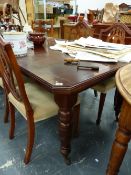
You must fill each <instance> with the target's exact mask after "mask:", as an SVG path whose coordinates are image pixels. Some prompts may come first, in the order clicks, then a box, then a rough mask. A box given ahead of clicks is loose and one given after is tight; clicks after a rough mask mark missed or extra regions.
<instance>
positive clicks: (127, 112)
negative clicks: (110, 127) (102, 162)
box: [106, 101, 131, 175]
mask: <svg viewBox="0 0 131 175" xmlns="http://www.w3.org/2000/svg"><path fill="white" fill-rule="evenodd" d="M130 139H131V106H130V105H129V104H128V103H127V102H126V101H124V102H123V105H122V111H121V113H120V118H119V126H118V129H117V132H116V136H115V140H114V143H113V146H112V150H111V155H110V160H109V164H108V168H107V171H106V175H117V174H118V172H119V168H120V166H121V164H122V161H123V158H124V156H125V153H126V151H127V148H128V142H129V141H130Z"/></svg>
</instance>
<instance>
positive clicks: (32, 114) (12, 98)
mask: <svg viewBox="0 0 131 175" xmlns="http://www.w3.org/2000/svg"><path fill="white" fill-rule="evenodd" d="M0 71H1V74H2V78H3V83H4V87H5V89H6V93H7V96H8V102H9V112H10V132H9V137H10V139H13V138H14V130H15V108H16V109H17V110H18V111H19V112H20V113H21V115H22V116H23V117H24V118H25V119H26V121H27V128H28V138H27V147H26V153H25V158H24V162H25V163H26V164H27V163H28V162H29V161H30V157H31V153H32V149H33V145H34V137H35V122H38V121H41V120H45V119H47V118H50V117H52V116H55V115H57V113H58V106H57V105H56V103H55V102H54V97H53V94H51V93H50V92H47V91H46V90H45V89H44V88H41V87H40V86H38V85H37V84H35V83H33V82H27V83H25V84H24V80H23V77H22V74H21V71H20V68H19V66H18V64H17V61H16V58H15V55H14V53H13V50H12V48H11V45H10V44H5V43H2V42H0ZM14 78H15V80H14ZM14 81H16V83H14ZM74 109H75V110H74ZM74 109H73V110H74V112H73V115H76V116H75V117H77V119H79V110H80V104H79V101H77V104H76V106H75V107H74ZM75 125H76V127H77V128H78V123H75ZM73 127H74V126H73ZM76 127H74V130H75V132H76V131H78V130H77V128H76ZM75 134H76V133H75Z"/></svg>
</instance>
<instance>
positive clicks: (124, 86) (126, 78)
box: [116, 64, 131, 104]
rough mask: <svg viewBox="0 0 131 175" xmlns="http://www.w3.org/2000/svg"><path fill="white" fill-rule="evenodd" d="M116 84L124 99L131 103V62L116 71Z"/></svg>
mask: <svg viewBox="0 0 131 175" xmlns="http://www.w3.org/2000/svg"><path fill="white" fill-rule="evenodd" d="M116 85H117V88H118V90H119V91H120V93H121V95H122V96H123V97H124V99H125V100H126V101H128V103H129V104H131V64H128V65H126V66H124V67H122V68H121V69H119V71H118V72H117V73H116Z"/></svg>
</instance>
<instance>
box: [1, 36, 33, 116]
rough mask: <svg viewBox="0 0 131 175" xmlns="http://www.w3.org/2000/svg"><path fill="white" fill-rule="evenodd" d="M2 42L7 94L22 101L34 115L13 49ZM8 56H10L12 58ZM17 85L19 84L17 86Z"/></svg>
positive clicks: (2, 62) (3, 72)
mask: <svg viewBox="0 0 131 175" xmlns="http://www.w3.org/2000/svg"><path fill="white" fill-rule="evenodd" d="M1 40H2V39H0V65H1V66H0V69H1V74H2V78H3V82H4V85H5V89H6V92H7V93H8V94H9V93H11V94H12V95H13V96H14V97H15V98H16V100H18V101H20V102H21V101H22V102H23V103H24V105H25V108H26V110H27V111H29V112H31V113H32V114H33V109H32V107H31V105H30V102H29V100H28V97H27V94H26V91H25V87H24V80H23V77H22V75H21V71H20V68H19V66H18V63H17V61H16V57H15V55H14V53H13V50H12V47H11V45H10V44H9V43H4V42H1ZM8 55H10V57H9V56H8ZM14 82H15V83H14ZM15 84H17V86H16V85H15ZM29 116H32V115H29ZM27 117H28V115H27Z"/></svg>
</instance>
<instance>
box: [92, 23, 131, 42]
mask: <svg viewBox="0 0 131 175" xmlns="http://www.w3.org/2000/svg"><path fill="white" fill-rule="evenodd" d="M111 25H112V24H103V23H98V24H93V26H92V29H93V31H94V34H93V37H94V38H99V34H100V31H101V30H102V29H107V28H108V27H110V26H111ZM126 26H127V27H128V28H129V29H130V30H131V25H128V24H127V25H126ZM106 38H107V35H106V34H105V36H103V40H106ZM125 44H131V36H130V35H129V34H128V33H126V36H125Z"/></svg>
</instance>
